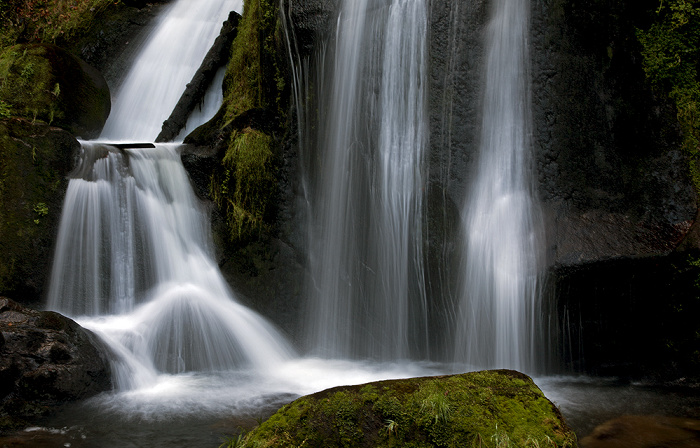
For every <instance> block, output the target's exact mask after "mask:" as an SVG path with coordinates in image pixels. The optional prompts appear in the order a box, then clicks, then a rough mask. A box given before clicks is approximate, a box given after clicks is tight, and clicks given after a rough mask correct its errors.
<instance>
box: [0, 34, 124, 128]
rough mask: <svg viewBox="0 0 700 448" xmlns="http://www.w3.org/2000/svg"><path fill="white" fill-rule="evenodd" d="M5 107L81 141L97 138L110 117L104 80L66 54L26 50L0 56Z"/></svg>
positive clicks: (41, 47)
mask: <svg viewBox="0 0 700 448" xmlns="http://www.w3.org/2000/svg"><path fill="white" fill-rule="evenodd" d="M0 101H1V102H4V103H6V104H7V105H9V107H10V114H11V115H13V116H16V117H22V118H26V119H29V120H32V121H37V120H41V121H44V122H46V123H48V124H51V125H54V126H58V127H61V128H63V129H66V130H67V131H69V132H71V133H72V134H74V135H76V136H79V137H82V138H95V137H98V136H99V135H100V132H101V131H102V127H103V126H104V124H105V121H106V120H107V117H108V116H109V111H110V108H111V102H110V94H109V87H107V83H106V82H105V80H104V78H103V77H102V75H101V74H100V73H99V72H98V71H97V70H95V69H94V68H92V67H90V66H89V65H88V64H86V63H85V62H83V61H81V60H80V59H78V58H76V57H75V56H73V55H72V54H70V53H68V52H67V51H65V50H62V49H61V48H59V47H57V46H55V45H49V44H21V45H14V46H12V47H9V48H6V49H5V50H4V51H3V52H2V53H0Z"/></svg>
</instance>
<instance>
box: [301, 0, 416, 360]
mask: <svg viewBox="0 0 700 448" xmlns="http://www.w3.org/2000/svg"><path fill="white" fill-rule="evenodd" d="M426 39H427V12H426V4H425V2H424V1H422V0H388V1H368V0H347V1H344V2H343V3H342V6H341V10H340V14H339V17H338V23H337V31H336V36H335V48H334V54H333V57H332V58H330V59H332V60H333V66H332V67H331V68H330V69H329V72H330V75H329V76H331V81H330V82H325V81H323V80H322V81H321V82H319V85H321V86H329V87H328V90H327V91H322V92H320V94H319V96H320V97H322V98H326V99H327V101H328V102H327V103H326V104H325V105H324V107H325V109H324V110H325V114H324V115H325V116H323V117H322V121H321V123H320V124H319V126H320V127H321V131H320V136H319V138H318V146H319V151H320V155H319V158H320V159H321V160H322V162H321V166H320V167H319V168H318V173H316V176H317V177H318V179H316V180H314V181H313V182H312V183H314V184H315V192H314V194H312V195H311V198H310V200H309V201H310V204H311V205H310V215H311V216H312V217H313V218H314V219H312V223H311V227H310V228H311V230H310V236H309V241H310V248H309V258H310V260H309V263H310V271H311V275H310V277H311V279H310V285H309V288H308V290H309V296H310V301H309V308H308V309H309V313H308V315H309V322H308V324H309V326H308V331H309V340H310V346H311V348H312V349H313V350H315V351H316V352H317V353H320V354H323V355H326V356H338V357H355V358H357V357H359V358H366V357H370V358H374V359H382V360H387V359H402V358H407V357H410V356H416V355H419V356H425V355H426V351H427V328H426V327H427V324H426V294H425V290H424V279H423V276H424V273H423V252H422V236H423V232H422V219H423V211H422V186H423V182H424V172H423V170H424V165H425V164H424V161H423V159H424V150H425V147H426V144H427V129H426V113H425V95H426V94H425V87H426V66H427V56H426Z"/></svg>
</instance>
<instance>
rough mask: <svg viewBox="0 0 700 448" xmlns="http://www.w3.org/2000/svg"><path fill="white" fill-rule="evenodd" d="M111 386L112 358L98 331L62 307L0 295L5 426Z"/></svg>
mask: <svg viewBox="0 0 700 448" xmlns="http://www.w3.org/2000/svg"><path fill="white" fill-rule="evenodd" d="M111 387H112V382H111V372H110V367H109V362H108V360H107V357H106V355H105V351H104V349H103V348H102V345H101V343H100V342H99V341H98V340H97V338H96V337H95V336H94V335H92V334H91V333H89V332H88V331H86V330H84V329H82V328H81V327H80V326H79V325H78V324H76V323H75V322H74V321H72V320H70V319H68V318H66V317H63V316H61V315H60V314H58V313H54V312H51V311H35V310H31V309H28V308H24V307H22V306H21V305H19V304H18V303H16V302H14V301H12V300H10V299H6V298H0V430H2V429H8V428H12V427H17V426H23V425H26V424H27V423H30V422H32V421H33V420H35V419H36V418H37V417H40V416H43V415H46V414H48V413H50V412H51V411H52V409H53V408H54V407H55V406H57V405H60V404H62V403H65V402H67V401H72V400H78V399H83V398H87V397H90V396H93V395H96V394H98V393H100V392H104V391H107V390H110V389H111Z"/></svg>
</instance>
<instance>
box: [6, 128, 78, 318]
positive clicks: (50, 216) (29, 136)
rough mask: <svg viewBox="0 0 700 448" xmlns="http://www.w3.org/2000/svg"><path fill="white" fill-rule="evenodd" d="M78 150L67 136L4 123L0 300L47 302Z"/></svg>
mask: <svg viewBox="0 0 700 448" xmlns="http://www.w3.org/2000/svg"><path fill="white" fill-rule="evenodd" d="M79 151H80V144H79V143H78V141H77V140H75V138H74V137H73V136H72V135H71V134H70V133H68V132H67V131H64V130H61V129H59V128H55V127H51V126H48V125H46V124H43V123H39V122H37V123H34V124H32V123H30V122H29V121H27V120H22V119H10V120H0V182H1V184H2V188H0V252H1V253H2V258H0V295H5V296H10V297H12V298H14V299H16V300H21V301H22V302H23V303H25V302H27V301H34V298H41V297H43V291H44V285H45V283H46V280H47V278H48V273H49V270H50V268H51V255H52V250H53V245H54V238H55V235H56V231H57V227H58V220H59V217H60V216H61V207H62V204H63V198H64V196H65V192H66V188H67V185H68V179H67V174H68V173H69V172H70V170H72V169H73V164H74V161H75V159H76V157H77V156H78V152H79ZM26 298H31V299H26ZM25 304H26V303H25Z"/></svg>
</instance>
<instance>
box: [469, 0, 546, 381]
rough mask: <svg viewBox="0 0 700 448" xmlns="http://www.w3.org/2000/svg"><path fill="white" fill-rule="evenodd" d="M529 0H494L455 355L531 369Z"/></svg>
mask: <svg viewBox="0 0 700 448" xmlns="http://www.w3.org/2000/svg"><path fill="white" fill-rule="evenodd" d="M529 8H530V5H529V1H528V0H494V2H493V5H492V12H491V14H492V16H491V20H490V23H489V24H488V30H487V38H486V39H487V40H486V68H485V74H484V83H485V84H484V94H483V106H482V107H483V111H482V123H481V135H480V148H479V151H480V152H479V160H478V163H477V169H476V175H475V176H476V177H475V180H474V182H473V184H472V187H471V191H470V194H469V197H468V198H467V200H466V202H465V204H464V207H463V212H462V215H463V216H462V219H463V226H464V227H463V241H464V245H465V249H464V257H465V261H464V265H465V268H464V271H463V272H464V278H463V279H462V283H463V285H462V297H461V300H460V303H459V308H458V314H457V319H458V325H457V329H456V340H455V360H456V361H457V362H458V363H467V364H468V365H471V366H474V367H479V368H513V369H518V370H524V371H532V370H533V369H534V368H535V367H536V366H535V346H536V340H535V338H536V321H537V316H538V312H537V310H538V305H539V304H538V300H539V294H538V282H537V280H538V274H539V266H538V257H539V254H540V252H541V249H540V244H541V241H542V238H541V235H540V234H539V233H540V232H541V230H540V229H541V227H542V226H541V218H540V212H539V208H538V205H537V202H536V200H535V198H534V186H533V179H532V174H531V171H532V167H531V165H532V161H531V155H530V146H531V141H530V137H531V136H530V134H531V124H530V91H529V73H528V65H529V54H528V33H529Z"/></svg>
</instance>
